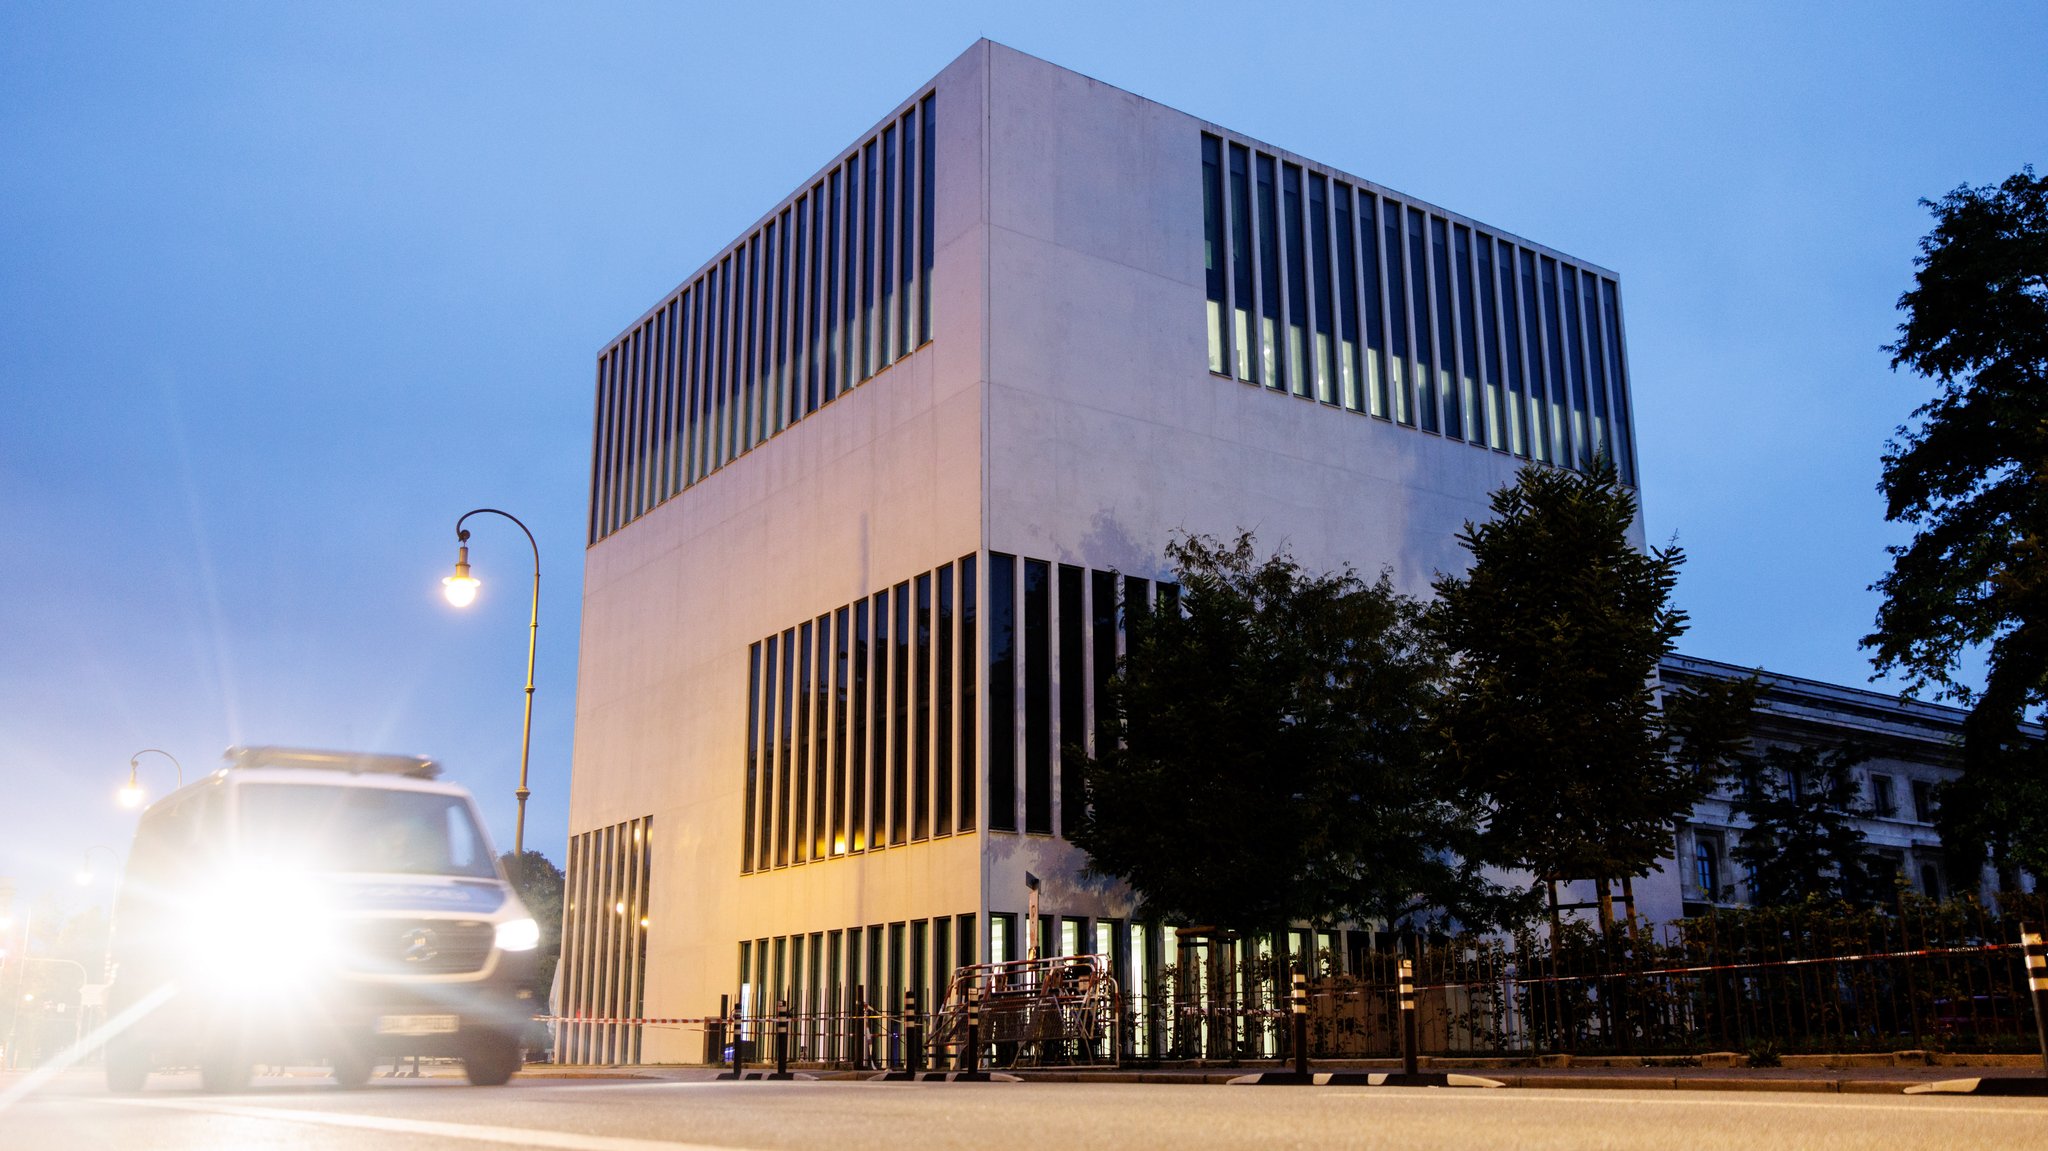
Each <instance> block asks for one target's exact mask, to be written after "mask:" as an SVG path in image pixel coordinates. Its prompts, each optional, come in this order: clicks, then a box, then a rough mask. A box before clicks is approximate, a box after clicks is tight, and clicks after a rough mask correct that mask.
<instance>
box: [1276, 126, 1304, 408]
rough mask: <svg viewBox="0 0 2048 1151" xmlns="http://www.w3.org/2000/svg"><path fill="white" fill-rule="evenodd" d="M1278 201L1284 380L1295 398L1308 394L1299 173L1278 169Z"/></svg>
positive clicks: (1289, 168) (1287, 166)
mask: <svg viewBox="0 0 2048 1151" xmlns="http://www.w3.org/2000/svg"><path fill="white" fill-rule="evenodd" d="M1280 199H1281V203H1282V211H1283V213H1284V215H1285V217H1286V220H1287V233H1286V236H1285V238H1283V239H1282V240H1281V243H1282V244H1284V245H1285V246H1286V248H1287V257H1286V259H1287V379H1288V381H1289V382H1290V383H1292V384H1293V385H1294V394H1295V395H1297V396H1306V395H1308V394H1309V387H1310V381H1309V375H1308V235H1307V232H1306V231H1305V230H1304V228H1303V221H1302V210H1301V169H1300V168H1297V167H1295V166H1294V165H1293V164H1282V165H1280Z"/></svg>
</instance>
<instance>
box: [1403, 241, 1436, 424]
mask: <svg viewBox="0 0 2048 1151" xmlns="http://www.w3.org/2000/svg"><path fill="white" fill-rule="evenodd" d="M1428 232H1429V229H1428V225H1427V224H1426V223H1425V222H1424V217H1423V214H1422V211H1421V210H1420V209H1418V208H1410V209H1408V310H1409V320H1410V321H1411V323H1410V331H1411V332H1412V334H1413V335H1414V337H1415V379H1414V388H1413V390H1414V392H1415V414H1416V416H1417V417H1418V418H1419V419H1420V422H1421V424H1422V430H1423V431H1425V432H1433V431H1436V430H1437V410H1436V395H1435V392H1436V360H1435V358H1434V357H1433V356H1432V355H1431V353H1432V352H1433V351H1434V350H1435V349H1434V348H1432V347H1431V344H1432V343H1433V342H1434V339H1435V337H1434V333H1432V332H1431V331H1430V323H1429V239H1428Z"/></svg>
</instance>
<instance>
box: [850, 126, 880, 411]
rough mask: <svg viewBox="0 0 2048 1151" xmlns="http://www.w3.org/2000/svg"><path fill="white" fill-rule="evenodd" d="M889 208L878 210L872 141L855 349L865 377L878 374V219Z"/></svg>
mask: <svg viewBox="0 0 2048 1151" xmlns="http://www.w3.org/2000/svg"><path fill="white" fill-rule="evenodd" d="M887 217H888V212H887V211H882V212H877V211H875V142H874V141H873V140H869V141H868V145H867V147H866V148H864V149H862V151H861V163H860V347H859V348H858V349H857V350H856V351H855V353H854V357H853V359H854V363H855V364H856V365H857V366H858V368H859V371H857V372H855V373H854V374H855V375H857V376H859V377H860V378H861V379H863V380H865V379H867V378H868V377H869V376H872V375H874V374H875V344H876V342H877V337H876V334H875V221H876V220H877V218H882V219H886V218H887Z"/></svg>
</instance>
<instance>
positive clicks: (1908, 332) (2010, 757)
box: [1863, 167, 2048, 882]
mask: <svg viewBox="0 0 2048 1151" xmlns="http://www.w3.org/2000/svg"><path fill="white" fill-rule="evenodd" d="M1922 203H1923V204H1925V205H1926V207H1927V208H1928V209H1929V211H1930V212H1932V214H1933V216H1934V220H1935V226H1934V229H1933V230H1932V231H1930V232H1928V233H1927V235H1926V236H1924V237H1922V238H1921V241H1920V254H1919V256H1918V257H1917V258H1916V259H1915V263H1916V264H1917V265H1918V269H1919V270H1918V272H1917V273H1916V274H1915V276H1914V282H1913V287H1912V288H1911V289H1909V290H1908V291H1907V292H1906V293H1905V294H1904V295H1902V296H1901V297H1900V298H1899V308H1900V310H1901V311H1903V312H1904V313H1905V314H1906V319H1905V321H1904V322H1903V323H1901V324H1900V325H1899V340H1898V342H1897V343H1894V344H1892V345H1890V346H1888V347H1887V349H1886V350H1887V351H1889V352H1891V354H1892V367H1893V368H1894V369H1897V368H1900V367H1905V368H1908V369H1910V370H1912V371H1913V372H1915V373H1916V374H1919V375H1921V376H1924V377H1926V378H1928V379H1930V380H1931V381H1933V382H1934V383H1935V385H1936V389H1935V394H1934V397H1933V398H1932V399H1930V400H1928V401H1927V402H1926V403H1923V404H1921V405H1920V406H1919V407H1918V408H1916V409H1914V411H1913V413H1912V417H1911V419H1912V420H1914V421H1917V423H1916V424H1915V425H1914V426H1901V427H1900V428H1899V429H1898V432H1897V434H1896V436H1895V437H1894V438H1893V439H1892V441H1891V442H1890V443H1889V444H1888V445H1887V448H1886V451H1885V454H1884V461H1883V466H1884V470H1883V476H1882V478H1881V479H1880V481H1879V483H1878V489H1879V491H1881V492H1882V493H1883V494H1884V497H1885V501H1886V510H1885V517H1886V518H1887V519H1888V520H1891V521H1894V522H1898V523H1905V524H1910V525H1912V526H1913V528H1914V536H1913V539H1912V540H1911V541H1910V542H1909V543H1906V544H1903V545H1898V546H1894V547H1892V548H1890V549H1889V550H1890V552H1891V556H1892V566H1891V570H1890V571H1888V572H1887V573H1886V574H1885V575H1884V576H1883V577H1882V578H1880V579H1879V580H1878V581H1877V582H1876V583H1875V584H1873V585H1872V588H1873V590H1875V591H1877V592H1879V593H1881V594H1882V595H1883V597H1884V599H1883V603H1882V605H1881V606H1880V608H1879V609H1878V614H1877V626H1876V630H1875V631H1873V632H1872V633H1871V634H1870V635H1868V636H1866V637H1865V638H1864V640H1863V645H1864V646H1865V647H1866V648H1870V649H1872V650H1873V653H1874V654H1873V656H1872V662H1873V663H1874V664H1875V666H1876V668H1877V670H1878V671H1879V672H1900V673H1903V674H1904V675H1906V676H1907V677H1908V678H1909V680H1910V687H1911V688H1924V687H1932V688H1934V689H1935V691H1936V693H1937V694H1938V695H1940V696H1944V697H1947V698H1950V699H1953V700H1956V701H1957V702H1960V703H1963V704H1966V705H1968V706H1969V707H1970V708H1971V714H1970V718H1969V721H1968V723H1967V724H1966V725H1965V737H1964V773H1963V777H1962V778H1961V779H1960V780H1959V781H1957V782H1956V783H1954V784H1951V785H1949V786H1948V787H1945V788H1944V789H1943V793H1942V803H1941V807H1940V811H1939V815H1938V817H1937V824H1938V825H1939V827H1940V829H1941V832H1942V840H1943V844H1944V847H1945V849H1946V850H1947V851H1948V853H1949V856H1950V859H1951V861H1952V863H1953V864H1957V865H1960V866H1956V867H1955V872H1956V875H1957V878H1958V880H1959V881H1963V882H1967V881H1968V878H1969V876H1970V875H1972V874H1974V872H1975V870H1976V869H1975V867H1974V866H1972V865H1974V864H1981V862H1982V861H1983V859H1984V857H1985V854H1986V852H1987V851H1988V852H1989V853H1990V855H1991V857H1992V859H1993V861H1994V862H1995V863H1997V864H1998V865H1999V867H2000V870H2001V874H2002V875H2003V876H2005V877H2008V878H2009V877H2010V876H2011V874H2012V871H2013V868H2014V867H2016V866H2017V867H2026V868H2028V869H2029V870H2031V871H2033V872H2035V873H2036V874H2044V873H2048V753H2044V751H2043V748H2042V746H2041V745H2040V743H2039V742H2038V741H2035V740H2031V739H2028V738H2026V736H2025V735H2024V733H2023V732H2022V730H2021V726H2020V725H2021V724H2022V723H2023V722H2025V721H2027V720H2028V719H2030V718H2033V719H2038V718H2039V717H2040V715H2041V712H2042V710H2043V708H2044V706H2048V543H2044V541H2048V178H2042V177H2037V176H2035V175H2034V172H2033V169H2032V168H2031V167H2029V168H2026V169H2023V170H2022V171H2021V172H2019V173H2017V174H2015V175H2013V176H2011V177H2009V178H2008V179H2006V180H2005V181H2004V182H2003V183H2002V184H1999V185H1997V186H1995V187H1991V186H1986V187H1979V188H1972V187H1969V186H1967V185H1966V186H1963V187H1959V188H1957V189H1955V190H1954V191H1952V192H1950V193H1949V194H1948V195H1946V196H1944V197H1942V198H1941V199H1940V200H1939V201H1922ZM1973 653H1981V654H1982V657H1983V685H1982V687H1981V688H1977V687H1973V686H1972V685H1971V683H1970V682H1969V679H1968V677H1967V673H1966V671H1965V661H1966V657H1969V656H1971V655H1972V654H1973Z"/></svg>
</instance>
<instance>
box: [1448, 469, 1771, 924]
mask: <svg viewBox="0 0 2048 1151" xmlns="http://www.w3.org/2000/svg"><path fill="white" fill-rule="evenodd" d="M1492 509H1493V518H1492V519H1491V520H1489V521H1488V522H1486V523H1483V524H1472V523H1467V524H1466V525H1465V529H1464V531H1463V532H1462V533H1461V535H1460V539H1461V540H1462V541H1463V543H1464V545H1465V547H1466V548H1467V549H1468V550H1469V551H1470V552H1471V554H1472V565H1471V568H1470V570H1469V571H1468V572H1467V573H1466V574H1465V575H1463V576H1441V577H1439V578H1438V579H1437V581H1436V592H1437V603H1436V604H1435V606H1434V607H1433V608H1432V610H1431V620H1432V623H1433V627H1434V630H1435V632H1436V633H1437V634H1438V635H1439V636H1440V637H1441V638H1442V641H1443V643H1444V644H1445V646H1446V647H1447V648H1448V650H1449V652H1450V654H1451V656H1452V664H1451V669H1450V675H1449V680H1448V686H1447V688H1446V691H1445V699H1444V702H1443V709H1442V715H1441V719H1440V720H1439V724H1438V728H1439V734H1440V739H1441V741H1442V745H1443V746H1442V751H1443V755H1444V757H1445V760H1446V763H1447V766H1448V768H1449V769H1450V771H1451V772H1452V773H1453V775H1454V776H1455V778H1456V779H1457V781H1458V782H1459V784H1460V786H1461V787H1462V788H1463V789H1464V791H1465V793H1466V794H1468V795H1470V796H1472V797H1473V798H1474V799H1475V801H1477V802H1478V803H1480V804H1481V805H1482V807H1483V810H1484V813H1485V827H1484V833H1483V836H1482V839H1481V844H1482V846H1481V850H1482V852H1483V854H1484V856H1485V857H1486V858H1487V859H1489V860H1493V861H1496V862H1499V863H1502V864H1505V865H1508V866H1514V867H1521V868H1527V869H1529V870H1531V871H1533V872H1535V873H1536V875H1537V876H1538V877H1539V878H1545V879H1558V880H1565V879H1595V880H1599V881H1600V882H1601V883H1602V884H1603V885H1604V883H1605V882H1606V881H1607V880H1608V879H1611V878H1624V877H1633V876H1642V875H1647V874H1649V872H1650V871H1651V869H1652V868H1654V867H1655V866H1656V865H1657V862H1658V861H1659V860H1661V859H1664V858H1668V857H1669V855H1670V852H1671V844H1672V838H1673V834H1674V831H1675V829H1676V825H1677V822H1678V820H1679V819H1680V818H1682V817H1683V816H1684V815H1685V814H1686V813H1687V812H1689V811H1690V810H1691V809H1692V806H1693V803H1694V802H1695V801H1696V800H1697V799H1698V798H1699V797H1700V796H1701V795H1702V794H1703V792H1704V789H1705V787H1706V786H1707V784H1708V782H1709V781H1710V780H1711V778H1712V775H1713V773H1714V772H1715V771H1717V770H1718V769H1719V767H1720V765H1721V764H1722V763H1724V762H1726V760H1727V758H1728V757H1729V756H1730V755H1731V754H1732V753H1733V751H1734V749H1735V748H1736V746H1737V745H1738V744H1739V742H1740V740H1741V737H1742V733H1743V731H1744V728H1745V724H1746V720H1747V716H1748V712H1749V710H1750V708H1751V707H1752V706H1753V704H1754V698H1755V683H1754V681H1753V680H1751V681H1744V682H1738V683H1733V684H1721V685H1714V686H1712V687H1705V688H1701V689H1699V690H1698V691H1679V690H1672V691H1668V692H1666V693H1665V699H1664V701H1663V707H1662V708H1660V707H1659V706H1658V700H1657V698H1656V696H1655V694H1654V691H1655V677H1656V673H1657V664H1658V661H1659V660H1661V659H1662V658H1663V657H1664V656H1665V655H1667V654H1669V653H1670V652H1671V651H1672V649H1673V645H1674V643H1675V642H1676V640H1677V638H1678V636H1679V635H1681V634H1682V633H1683V632H1684V631H1685V623H1686V616H1685V613H1684V612H1683V611H1681V610H1679V609H1678V608H1677V607H1675V606H1673V605H1672V604H1671V602H1670V600H1671V592H1672V589H1673V587H1674V586H1675V585H1676V583H1677V579H1678V569H1679V566H1680V565H1681V564H1682V563H1683V562H1684V559H1685V556H1684V553H1683V552H1682V551H1681V550H1680V549H1679V548H1678V547H1677V546H1676V545H1675V544H1674V545H1672V546H1669V547H1664V548H1653V549H1651V550H1649V551H1647V552H1645V551H1642V550H1640V549H1638V548H1636V547H1635V546H1634V545H1633V544H1632V543H1631V542H1630V539H1629V533H1630V530H1631V528H1632V526H1633V524H1634V522H1635V518H1636V501H1635V497H1634V495H1633V494H1631V493H1630V491H1629V490H1628V489H1627V488H1626V487H1624V486H1622V484H1621V483H1620V481H1619V480H1618V478H1617V477H1616V474H1615V471H1614V468H1613V467H1612V465H1611V464H1606V463H1597V464H1595V465H1594V466H1593V467H1592V468H1591V469H1590V470H1589V471H1587V472H1583V473H1582V472H1572V471H1565V470H1562V469H1558V468H1550V467H1541V466H1536V465H1531V466H1528V467H1525V468H1523V469H1522V472H1521V474H1520V475H1519V476H1518V477H1517V478H1516V481H1515V483H1514V484H1513V485H1511V486H1509V487H1505V488H1502V489H1501V490H1499V491H1497V492H1495V493H1494V494H1493V498H1492ZM1603 890H1604V888H1603Z"/></svg>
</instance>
